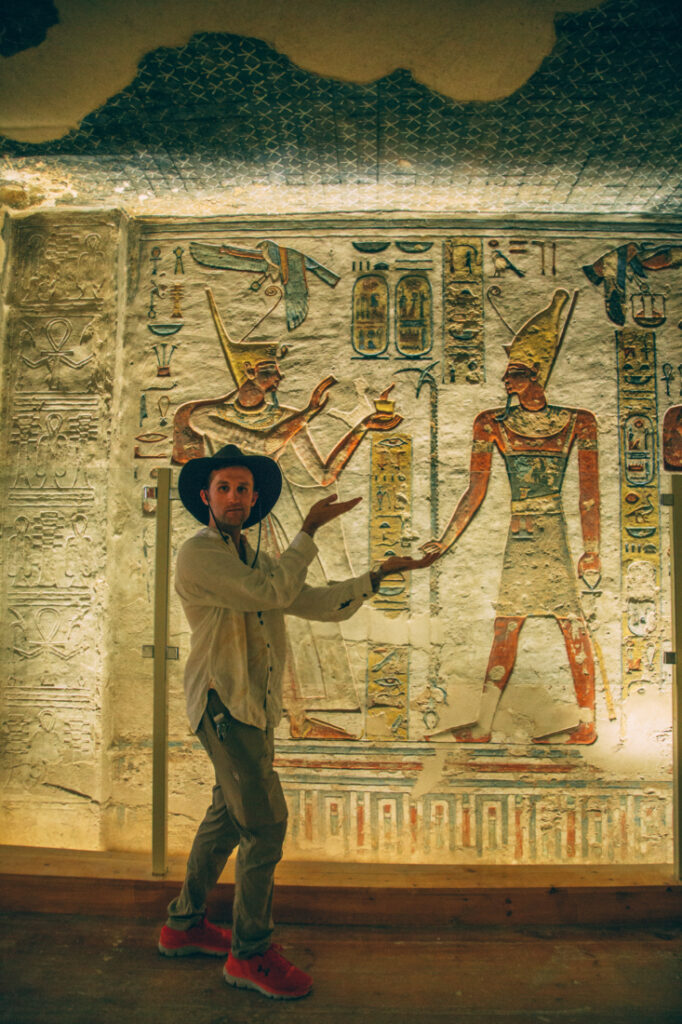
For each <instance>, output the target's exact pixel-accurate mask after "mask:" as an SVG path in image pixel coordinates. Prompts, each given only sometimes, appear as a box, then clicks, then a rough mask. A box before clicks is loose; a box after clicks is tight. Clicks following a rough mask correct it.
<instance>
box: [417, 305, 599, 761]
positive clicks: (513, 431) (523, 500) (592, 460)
mask: <svg viewBox="0 0 682 1024" xmlns="http://www.w3.org/2000/svg"><path fill="white" fill-rule="evenodd" d="M567 300H568V293H567V292H566V291H564V290H563V289H557V291H556V292H555V293H554V296H553V298H552V301H551V302H550V304H549V306H548V307H547V308H546V309H543V310H541V311H540V312H538V313H536V314H535V315H534V316H533V317H531V318H530V320H528V322H527V323H526V324H524V326H523V327H522V328H521V329H520V330H519V331H518V333H517V334H516V335H515V337H514V339H513V341H512V343H511V345H510V346H509V347H508V348H507V352H508V355H509V364H508V366H507V369H506V371H505V374H504V377H503V380H504V384H505V388H506V390H507V396H508V397H507V407H506V409H486V410H485V411H484V412H481V413H479V415H478V416H477V417H476V420H475V423H474V437H473V448H472V454H471V469H470V480H469V486H468V488H467V490H466V492H465V493H464V495H463V496H462V498H461V499H460V501H459V503H458V505H457V507H456V509H455V511H454V513H453V515H452V518H451V519H450V522H449V523H448V525H447V527H446V529H445V531H444V532H443V535H442V537H441V538H440V539H439V540H437V541H431V542H429V543H428V544H426V545H424V550H425V551H428V552H431V553H435V552H438V553H439V554H440V555H442V554H444V553H445V552H446V551H448V550H449V549H450V548H451V547H452V545H453V544H454V543H455V541H456V540H457V538H458V537H459V536H460V535H461V534H462V533H463V532H464V530H465V529H466V528H467V526H468V525H469V523H470V522H471V520H472V519H473V517H474V515H475V513H476V511H477V510H478V508H479V507H480V505H481V503H482V501H483V499H484V497H485V494H486V490H487V488H488V481H489V479H490V472H491V468H492V458H493V451H494V449H495V448H497V450H498V451H499V452H500V454H501V455H502V457H503V459H504V461H505V466H506V469H507V476H508V477H509V483H510V486H511V498H512V502H511V512H512V515H511V524H510V529H509V534H508V537H507V545H506V549H505V554H504V563H503V568H502V579H501V580H500V590H499V596H498V601H497V608H496V617H495V625H494V637H493V643H492V648H491V651H490V657H489V659H488V667H487V670H486V675H485V682H484V685H483V694H482V697H481V704H480V709H479V714H478V719H477V721H476V722H475V723H473V725H472V726H471V727H468V728H458V729H455V730H454V738H455V739H456V740H458V741H460V742H465V743H488V742H489V741H490V739H491V732H492V725H493V719H494V716H495V711H496V710H497V705H498V703H499V700H500V697H501V696H502V692H503V690H504V688H505V686H506V685H507V682H508V681H509V677H510V676H511V674H512V670H513V668H514V663H515V661H516V653H517V649H518V643H519V637H520V634H521V630H522V627H523V624H524V622H525V621H526V619H527V618H528V617H529V616H543V617H552V618H554V619H555V620H556V622H557V624H558V626H559V629H560V630H561V633H562V635H563V638H564V643H565V646H566V653H567V656H568V662H569V666H570V669H571V674H572V676H573V685H574V687H575V694H576V699H577V702H578V708H579V719H580V720H579V723H578V725H577V726H575V727H574V728H573V729H572V730H570V734H569V735H568V738H567V739H566V742H567V743H580V744H584V743H594V741H595V739H596V737H597V733H596V727H595V721H594V712H595V665H594V655H593V651H592V643H591V640H590V634H589V631H588V627H587V623H586V621H585V618H584V616H583V613H582V609H581V607H580V600H579V596H578V588H577V585H576V574H575V571H574V569H573V564H572V560H571V555H570V551H569V548H568V538H567V533H566V522H565V519H564V513H563V508H562V503H561V488H562V484H563V479H564V473H565V470H566V464H567V462H568V458H569V455H570V453H571V450H572V448H573V446H574V445H575V446H576V447H577V449H578V473H579V485H580V499H579V507H580V519H581V526H582V535H583V543H584V553H583V554H582V555H581V557H580V559H579V561H578V573H577V574H578V576H579V577H581V578H582V577H583V576H585V575H586V574H587V575H588V577H590V576H592V577H593V578H594V579H596V578H598V576H599V575H600V573H601V562H600V558H599V518H600V506H599V470H598V454H597V423H596V420H595V418H594V416H593V414H592V413H591V412H589V411H588V410H586V409H566V408H562V407H560V406H551V405H548V404H547V399H546V396H545V386H546V384H547V380H548V378H549V374H550V371H551V369H552V365H553V363H554V359H555V358H556V353H557V350H558V348H559V344H560V337H559V330H558V326H559V316H560V314H561V311H562V309H563V306H564V305H565V303H566V301H567ZM515 398H516V399H517V400H518V404H517V405H516V404H514V399H515ZM538 741H546V737H536V742H538Z"/></svg>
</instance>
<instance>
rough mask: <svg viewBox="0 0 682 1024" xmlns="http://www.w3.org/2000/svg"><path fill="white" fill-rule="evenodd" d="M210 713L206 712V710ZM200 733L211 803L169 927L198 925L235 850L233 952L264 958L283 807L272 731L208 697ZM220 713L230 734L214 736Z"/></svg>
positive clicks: (212, 695)
mask: <svg viewBox="0 0 682 1024" xmlns="http://www.w3.org/2000/svg"><path fill="white" fill-rule="evenodd" d="M209 708H210V712H209ZM209 708H207V710H206V711H205V712H204V715H203V717H202V719H201V722H200V724H199V728H198V730H197V735H198V737H199V739H200V740H201V743H202V744H203V746H204V748H205V749H206V752H207V753H208V756H209V757H210V759H211V761H212V762H213V767H214V768H215V776H216V784H215V786H214V787H213V800H212V803H211V806H210V807H209V808H208V810H207V812H206V815H205V817H204V820H203V821H202V822H201V824H200V825H199V828H198V830H197V834H196V836H195V838H194V843H193V844H192V849H191V851H190V855H189V859H188V861H187V873H186V876H185V881H184V883H183V886H182V890H181V892H180V895H179V896H178V897H177V898H176V899H174V900H172V901H171V903H170V904H169V906H168V920H167V924H168V925H169V926H170V927H171V928H179V929H181V930H183V931H184V930H186V929H187V928H191V927H193V926H194V925H195V924H199V923H200V922H201V920H202V918H203V916H204V914H205V912H206V898H207V896H208V894H209V892H210V891H211V889H212V888H213V886H214V885H215V884H216V882H217V881H218V879H219V877H220V875H221V872H222V870H223V868H224V867H225V864H226V863H227V859H228V857H229V856H230V854H231V853H232V850H234V849H235V847H238V849H237V861H236V865H235V887H234V900H233V904H232V951H233V953H234V955H235V956H236V957H240V958H241V957H248V956H253V955H254V954H256V953H263V952H264V951H265V950H266V949H267V948H268V946H269V945H270V942H271V938H272V931H273V921H272V891H273V884H274V874H275V867H276V865H277V863H278V862H279V860H280V858H281V856H282V844H283V842H284V836H285V834H286V828H287V806H286V801H285V799H284V794H283V792H282V786H281V784H280V781H279V777H278V775H277V772H276V771H275V770H274V768H273V766H272V761H273V756H274V737H273V733H272V729H268V730H267V731H265V732H264V731H263V730H262V729H256V728H255V727H254V726H251V725H244V724H243V723H242V722H238V721H237V720H236V719H234V718H232V717H231V716H230V715H229V712H227V710H226V709H225V708H224V707H223V705H222V704H221V703H220V701H219V700H218V699H217V695H216V694H215V693H214V692H211V693H210V695H209ZM221 709H222V713H223V714H224V715H225V721H226V722H227V733H226V734H225V735H224V738H223V739H219V738H218V735H217V734H216V730H215V726H214V724H213V719H212V717H211V713H212V714H213V715H215V714H216V712H217V711H219V710H221Z"/></svg>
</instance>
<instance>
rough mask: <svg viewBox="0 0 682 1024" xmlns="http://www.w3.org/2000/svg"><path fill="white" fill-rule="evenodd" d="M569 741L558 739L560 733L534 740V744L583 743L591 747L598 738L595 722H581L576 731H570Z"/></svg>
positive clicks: (566, 744)
mask: <svg viewBox="0 0 682 1024" xmlns="http://www.w3.org/2000/svg"><path fill="white" fill-rule="evenodd" d="M568 732H569V735H568V739H565V740H560V739H558V736H559V735H560V734H559V733H554V734H553V735H552V736H540V737H539V738H538V739H535V738H534V739H533V743H544V744H548V743H553V744H555V745H556V744H559V743H562V744H563V745H564V746H568V745H569V744H576V743H582V744H584V745H586V746H589V744H590V743H594V741H595V740H596V738H597V727H596V726H595V724H594V722H581V723H580V725H576V726H575V728H574V729H570V730H568Z"/></svg>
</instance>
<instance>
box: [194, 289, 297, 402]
mask: <svg viewBox="0 0 682 1024" xmlns="http://www.w3.org/2000/svg"><path fill="white" fill-rule="evenodd" d="M275 293H276V294H277V295H278V296H279V298H278V300H277V302H279V301H280V299H281V298H282V291H281V289H280V288H277V287H276V286H275V285H271V286H270V287H269V288H267V289H266V291H265V294H275ZM206 296H207V298H208V304H209V306H210V309H211V313H212V314H213V320H214V323H215V325H216V330H217V331H218V337H219V338H220V344H221V346H222V349H223V355H224V356H225V361H226V362H227V366H228V369H229V371H230V373H231V374H232V377H233V378H234V382H235V384H236V385H237V387H238V388H240V387H241V386H242V384H243V383H244V381H245V380H246V379H247V377H248V374H247V372H246V366H247V364H250V365H251V366H254V367H255V365H256V364H257V363H263V362H272V363H276V362H277V357H278V356H281V355H284V354H285V353H286V348H285V347H284V346H281V345H280V344H279V342H278V341H248V340H247V339H248V334H247V335H245V337H244V338H242V340H241V341H235V340H234V339H233V338H231V337H230V335H229V334H228V331H227V328H226V327H225V324H224V323H223V319H222V317H221V315H220V313H219V311H218V307H217V305H216V301H215V298H214V296H213V292H212V291H211V289H210V288H207V289H206ZM275 305H277V303H275ZM273 308H274V307H273ZM270 312H272V310H270V311H269V312H268V313H267V314H266V316H269V313H270ZM263 319H265V318H264V317H262V318H261V320H259V321H258V324H260V323H262V321H263ZM258 324H255V325H254V327H252V328H251V331H249V334H250V333H251V332H252V331H253V330H255V328H256V327H257V326H258Z"/></svg>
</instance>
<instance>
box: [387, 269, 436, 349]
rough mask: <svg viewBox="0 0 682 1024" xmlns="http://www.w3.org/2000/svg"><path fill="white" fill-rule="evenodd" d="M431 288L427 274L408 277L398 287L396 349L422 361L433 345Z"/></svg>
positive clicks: (399, 282) (403, 278) (408, 275)
mask: <svg viewBox="0 0 682 1024" xmlns="http://www.w3.org/2000/svg"><path fill="white" fill-rule="evenodd" d="M432 305H433V301H432V296H431V285H430V284H429V281H428V278H427V277H426V276H425V275H424V274H405V276H404V277H401V278H400V280H399V281H398V284H397V285H396V301H395V310H396V312H395V347H396V348H397V350H398V352H399V353H400V355H401V356H405V357H406V358H410V359H418V358H419V357H420V356H425V355H427V353H428V352H430V351H431V346H432V344H433V316H432Z"/></svg>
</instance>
